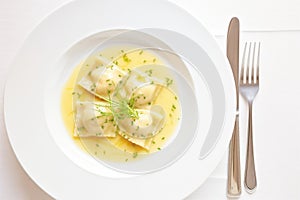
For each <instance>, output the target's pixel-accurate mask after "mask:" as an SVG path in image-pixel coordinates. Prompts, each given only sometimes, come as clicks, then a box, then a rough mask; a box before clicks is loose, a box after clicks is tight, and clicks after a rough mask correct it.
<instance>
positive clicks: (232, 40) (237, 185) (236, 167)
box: [227, 17, 241, 197]
mask: <svg viewBox="0 0 300 200" xmlns="http://www.w3.org/2000/svg"><path fill="white" fill-rule="evenodd" d="M239 36H240V23H239V20H238V18H236V17H234V18H232V19H231V21H230V24H229V27H228V33H227V58H228V60H229V63H230V65H231V69H232V73H233V77H234V80H235V87H236V98H237V99H236V102H237V103H236V111H237V115H236V118H235V125H234V129H233V133H232V138H231V140H230V144H229V157H228V174H227V196H228V197H239V196H240V195H241V168H240V141H239V115H238V111H239Z"/></svg>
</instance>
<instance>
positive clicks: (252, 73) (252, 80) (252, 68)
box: [249, 42, 256, 84]
mask: <svg viewBox="0 0 300 200" xmlns="http://www.w3.org/2000/svg"><path fill="white" fill-rule="evenodd" d="M255 52H256V42H254V47H253V55H252V67H251V81H250V83H252V84H253V83H254V65H255V64H254V59H255ZM249 71H250V69H249Z"/></svg>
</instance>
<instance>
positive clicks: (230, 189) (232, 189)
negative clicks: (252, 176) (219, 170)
mask: <svg viewBox="0 0 300 200" xmlns="http://www.w3.org/2000/svg"><path fill="white" fill-rule="evenodd" d="M228 159H229V160H228V174H227V175H228V177H227V196H228V197H239V196H240V195H241V167H240V139H239V116H236V119H235V124H234V129H233V134H232V138H231V140H230V144H229V158H228Z"/></svg>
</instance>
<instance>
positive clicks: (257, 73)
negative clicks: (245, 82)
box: [256, 42, 260, 83]
mask: <svg viewBox="0 0 300 200" xmlns="http://www.w3.org/2000/svg"><path fill="white" fill-rule="evenodd" d="M257 51H258V52H257V63H256V83H259V59H260V42H259V43H258V50H257Z"/></svg>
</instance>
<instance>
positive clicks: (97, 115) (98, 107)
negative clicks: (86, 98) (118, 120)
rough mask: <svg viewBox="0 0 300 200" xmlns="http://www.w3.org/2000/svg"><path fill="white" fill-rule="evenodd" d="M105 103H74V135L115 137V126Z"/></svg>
mask: <svg viewBox="0 0 300 200" xmlns="http://www.w3.org/2000/svg"><path fill="white" fill-rule="evenodd" d="M106 106H107V104H105V103H99V102H98V103H95V102H78V103H77V105H76V117H75V120H76V123H75V130H74V136H76V137H90V136H96V137H115V136H116V133H117V127H116V124H115V122H114V118H113V115H112V114H111V112H110V111H109V109H107V107H106Z"/></svg>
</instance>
